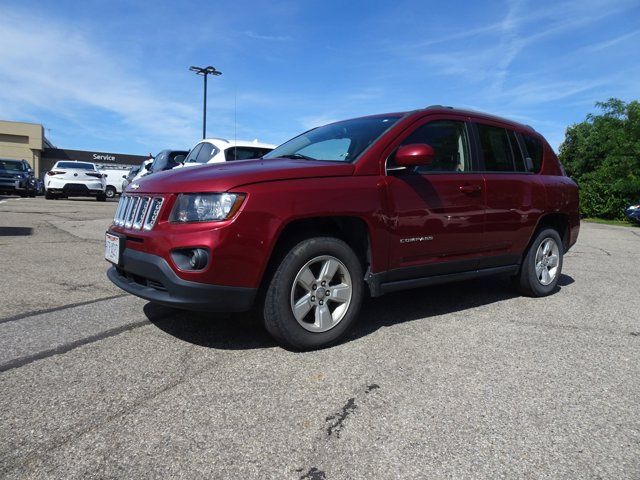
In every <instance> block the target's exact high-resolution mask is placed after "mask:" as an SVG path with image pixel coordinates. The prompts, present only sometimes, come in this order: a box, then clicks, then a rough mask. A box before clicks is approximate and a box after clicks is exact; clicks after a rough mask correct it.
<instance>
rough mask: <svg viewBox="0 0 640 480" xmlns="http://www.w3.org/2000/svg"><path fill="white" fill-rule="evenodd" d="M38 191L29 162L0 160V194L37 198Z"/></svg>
mask: <svg viewBox="0 0 640 480" xmlns="http://www.w3.org/2000/svg"><path fill="white" fill-rule="evenodd" d="M36 190H37V188H36V179H35V177H34V175H33V169H32V168H31V165H29V162H27V161H26V160H11V159H8V158H0V193H4V194H5V195H20V196H21V197H26V196H29V197H35V196H36Z"/></svg>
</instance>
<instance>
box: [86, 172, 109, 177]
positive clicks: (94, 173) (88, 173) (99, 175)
mask: <svg viewBox="0 0 640 480" xmlns="http://www.w3.org/2000/svg"><path fill="white" fill-rule="evenodd" d="M85 173H86V174H87V175H88V176H90V177H95V178H102V177H103V176H105V175H102V174H101V173H97V172H85Z"/></svg>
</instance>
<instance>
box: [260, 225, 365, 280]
mask: <svg viewBox="0 0 640 480" xmlns="http://www.w3.org/2000/svg"><path fill="white" fill-rule="evenodd" d="M319 236H329V237H335V238H338V239H340V240H342V241H344V242H345V243H346V244H347V245H349V247H351V249H352V250H353V251H354V253H355V254H356V256H357V257H358V260H360V264H361V265H362V270H363V272H366V271H367V269H368V268H369V266H370V265H371V255H372V253H371V232H370V228H369V226H368V224H367V222H366V221H365V220H364V219H362V218H361V217H358V216H348V215H347V216H342V215H340V216H317V217H305V218H297V219H292V220H290V221H289V222H287V223H285V224H284V225H283V226H282V228H281V229H280V231H279V233H278V234H277V236H276V239H275V241H274V244H273V247H272V249H271V254H270V255H269V259H268V261H267V264H266V267H265V269H264V272H263V274H262V278H261V281H260V287H261V290H263V289H264V287H265V285H266V284H267V283H268V282H269V281H270V279H271V277H272V276H273V274H274V272H275V270H276V269H277V267H278V265H279V264H280V262H281V261H282V259H283V258H284V257H285V255H286V254H287V252H289V251H290V250H291V248H292V247H293V246H294V245H296V244H297V243H299V242H301V241H302V240H305V239H307V238H313V237H319Z"/></svg>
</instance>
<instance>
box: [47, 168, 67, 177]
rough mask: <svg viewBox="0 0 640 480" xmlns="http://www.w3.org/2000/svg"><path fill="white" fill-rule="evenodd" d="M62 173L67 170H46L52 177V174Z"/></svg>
mask: <svg viewBox="0 0 640 480" xmlns="http://www.w3.org/2000/svg"><path fill="white" fill-rule="evenodd" d="M63 173H67V172H63V171H61V170H51V171H49V172H47V175H49V176H50V177H53V176H54V175H62V174H63Z"/></svg>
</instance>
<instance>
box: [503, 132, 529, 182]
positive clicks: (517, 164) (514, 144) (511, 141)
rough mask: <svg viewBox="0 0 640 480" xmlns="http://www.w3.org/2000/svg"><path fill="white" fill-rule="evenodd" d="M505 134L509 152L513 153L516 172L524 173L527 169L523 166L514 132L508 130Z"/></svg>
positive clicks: (522, 157)
mask: <svg viewBox="0 0 640 480" xmlns="http://www.w3.org/2000/svg"><path fill="white" fill-rule="evenodd" d="M507 132H508V134H509V144H510V145H511V152H512V153H513V160H514V163H515V167H516V172H526V171H527V169H526V168H525V164H524V155H523V153H522V149H521V148H520V144H519V143H518V139H517V138H516V132H513V131H511V130H508V131H507Z"/></svg>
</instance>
